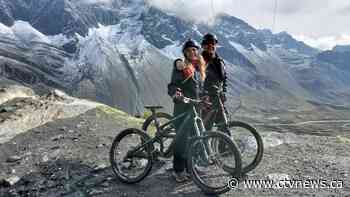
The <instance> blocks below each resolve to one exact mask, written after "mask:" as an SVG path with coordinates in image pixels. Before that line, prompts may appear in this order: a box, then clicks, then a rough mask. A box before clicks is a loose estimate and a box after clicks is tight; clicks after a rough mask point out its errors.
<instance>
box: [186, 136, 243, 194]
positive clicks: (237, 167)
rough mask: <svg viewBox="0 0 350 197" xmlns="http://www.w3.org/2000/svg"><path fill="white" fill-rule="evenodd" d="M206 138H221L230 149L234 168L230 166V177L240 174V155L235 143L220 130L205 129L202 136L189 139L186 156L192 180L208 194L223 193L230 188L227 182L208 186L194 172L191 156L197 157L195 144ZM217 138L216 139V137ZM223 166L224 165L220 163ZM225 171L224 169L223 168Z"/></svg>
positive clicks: (236, 176) (237, 176)
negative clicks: (216, 185)
mask: <svg viewBox="0 0 350 197" xmlns="http://www.w3.org/2000/svg"><path fill="white" fill-rule="evenodd" d="M206 138H219V139H221V140H223V141H224V142H225V143H227V145H228V147H227V148H229V150H231V151H232V153H233V156H234V162H233V163H234V166H235V167H234V168H231V170H232V169H233V170H232V172H230V173H229V174H230V177H232V178H239V177H240V176H241V170H242V161H241V156H240V152H239V150H238V148H237V146H236V145H235V143H234V142H233V141H232V140H231V138H230V137H229V136H228V135H226V134H223V133H221V132H214V131H207V132H205V133H204V134H203V136H200V137H195V138H194V139H193V141H191V145H190V146H189V150H188V153H187V155H188V157H187V165H188V167H189V170H190V175H191V177H192V179H193V181H194V183H195V184H196V185H197V186H198V187H199V188H200V189H201V190H202V191H203V192H204V193H205V194H209V195H213V194H222V193H225V192H227V191H229V190H230V189H231V188H230V186H229V184H228V182H227V183H225V184H224V185H223V186H219V187H217V188H214V187H211V186H208V185H207V184H206V183H205V182H204V181H203V180H202V178H201V177H200V175H199V174H198V173H197V172H196V170H195V169H194V168H195V166H194V165H195V164H194V163H193V159H192V157H193V156H194V157H198V152H196V147H195V146H196V145H197V144H198V143H200V141H201V140H203V139H206ZM216 140H217V139H216ZM222 166H224V165H222ZM225 171H226V170H225Z"/></svg>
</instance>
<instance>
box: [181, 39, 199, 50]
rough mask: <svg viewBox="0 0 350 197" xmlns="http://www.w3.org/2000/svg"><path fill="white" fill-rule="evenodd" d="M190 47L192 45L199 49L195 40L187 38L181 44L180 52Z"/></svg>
mask: <svg viewBox="0 0 350 197" xmlns="http://www.w3.org/2000/svg"><path fill="white" fill-rule="evenodd" d="M190 47H194V48H196V49H199V46H198V45H197V44H196V42H195V41H193V40H191V39H189V40H187V41H186V42H185V43H184V45H183V46H182V52H184V51H185V50H186V49H187V48H190Z"/></svg>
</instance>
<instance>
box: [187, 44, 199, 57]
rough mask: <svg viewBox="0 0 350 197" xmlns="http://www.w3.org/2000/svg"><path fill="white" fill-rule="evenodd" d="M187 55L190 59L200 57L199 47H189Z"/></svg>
mask: <svg viewBox="0 0 350 197" xmlns="http://www.w3.org/2000/svg"><path fill="white" fill-rule="evenodd" d="M185 56H186V58H187V59H189V60H196V59H198V49H197V48H195V47H189V48H187V49H186V50H185Z"/></svg>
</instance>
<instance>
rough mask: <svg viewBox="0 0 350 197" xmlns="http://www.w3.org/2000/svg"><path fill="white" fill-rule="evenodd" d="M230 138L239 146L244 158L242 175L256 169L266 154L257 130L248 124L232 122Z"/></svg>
mask: <svg viewBox="0 0 350 197" xmlns="http://www.w3.org/2000/svg"><path fill="white" fill-rule="evenodd" d="M227 129H228V130H229V132H230V137H231V139H232V140H234V142H235V143H236V144H237V145H238V149H239V150H240V153H241V156H242V173H243V174H245V173H247V172H249V171H251V170H253V169H255V168H256V167H257V166H258V165H259V163H260V162H261V160H262V157H263V153H264V145H263V140H262V138H261V136H260V134H259V133H258V132H257V131H256V129H255V128H254V127H252V126H250V125H248V124H247V123H244V122H239V121H230V122H228V124H227Z"/></svg>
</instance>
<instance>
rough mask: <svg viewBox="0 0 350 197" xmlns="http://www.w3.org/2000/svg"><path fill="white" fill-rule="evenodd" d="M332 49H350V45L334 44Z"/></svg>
mask: <svg viewBox="0 0 350 197" xmlns="http://www.w3.org/2000/svg"><path fill="white" fill-rule="evenodd" d="M332 50H333V51H337V52H346V51H350V45H336V46H335V47H334V48H333V49H332Z"/></svg>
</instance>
